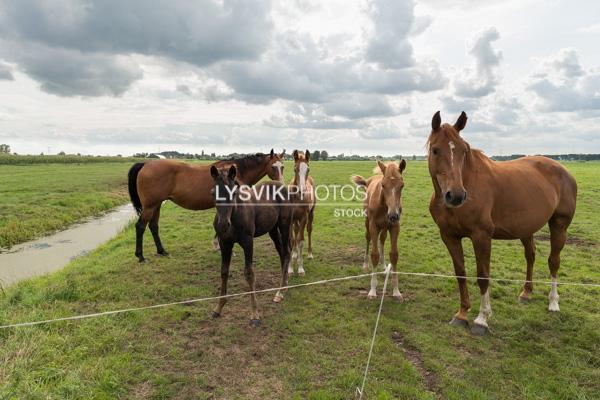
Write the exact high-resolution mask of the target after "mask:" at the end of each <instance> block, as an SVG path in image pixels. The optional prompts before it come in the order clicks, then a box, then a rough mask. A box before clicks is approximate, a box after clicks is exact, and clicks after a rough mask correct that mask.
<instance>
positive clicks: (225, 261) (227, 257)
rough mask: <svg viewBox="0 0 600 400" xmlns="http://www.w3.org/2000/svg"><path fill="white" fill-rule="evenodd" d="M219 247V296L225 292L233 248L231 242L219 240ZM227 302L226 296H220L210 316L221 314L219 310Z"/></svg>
mask: <svg viewBox="0 0 600 400" xmlns="http://www.w3.org/2000/svg"><path fill="white" fill-rule="evenodd" d="M219 244H220V249H221V293H220V296H225V295H226V294H227V280H228V279H229V265H230V264H231V253H232V249H233V242H229V241H220V243H219ZM226 302H227V299H226V298H220V299H219V303H218V304H217V305H216V307H215V308H214V309H213V312H212V316H213V318H217V317H220V316H221V310H223V306H224V305H225V303H226Z"/></svg>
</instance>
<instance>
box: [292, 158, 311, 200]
mask: <svg viewBox="0 0 600 400" xmlns="http://www.w3.org/2000/svg"><path fill="white" fill-rule="evenodd" d="M309 161H310V152H309V151H308V150H306V151H305V152H304V154H302V153H299V152H298V150H294V181H295V182H296V185H298V186H299V187H300V191H301V192H304V189H306V179H307V178H308V173H309V171H310V168H309V166H308V163H309Z"/></svg>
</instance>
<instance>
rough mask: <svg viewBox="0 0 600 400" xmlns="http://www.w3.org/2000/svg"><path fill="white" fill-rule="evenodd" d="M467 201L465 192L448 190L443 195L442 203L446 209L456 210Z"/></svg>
mask: <svg viewBox="0 0 600 400" xmlns="http://www.w3.org/2000/svg"><path fill="white" fill-rule="evenodd" d="M465 200H467V191H466V190H449V191H447V192H446V194H445V195H444V202H445V203H446V206H447V207H450V208H456V207H460V206H462V205H463V204H464V202H465Z"/></svg>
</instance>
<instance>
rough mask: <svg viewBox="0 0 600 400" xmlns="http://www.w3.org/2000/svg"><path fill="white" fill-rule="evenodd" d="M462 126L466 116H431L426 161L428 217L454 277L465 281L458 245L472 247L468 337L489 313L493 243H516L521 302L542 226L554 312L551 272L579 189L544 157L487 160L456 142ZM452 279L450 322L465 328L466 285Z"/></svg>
mask: <svg viewBox="0 0 600 400" xmlns="http://www.w3.org/2000/svg"><path fill="white" fill-rule="evenodd" d="M466 123H467V115H466V114H465V113H464V112H463V113H462V114H461V115H460V117H459V118H458V120H457V121H456V123H455V124H454V125H450V124H443V125H442V123H441V118H440V113H439V111H438V112H436V113H435V115H434V116H433V119H432V121H431V127H432V131H431V134H430V135H429V140H428V145H429V156H428V162H429V174H430V175H431V180H432V182H433V188H434V193H433V196H432V197H431V203H430V205H429V210H430V212H431V216H432V217H433V219H434V221H435V222H436V224H437V225H438V227H439V229H440V235H441V237H442V241H443V242H444V244H445V245H446V247H447V248H448V252H449V253H450V256H451V257H452V261H453V263H454V271H455V274H456V276H459V277H461V276H465V266H464V257H463V248H462V243H461V239H462V238H465V237H468V238H470V239H471V241H472V242H473V248H474V250H475V259H476V263H477V277H478V278H480V279H478V280H477V283H478V285H479V290H480V294H481V306H480V307H479V315H478V316H477V318H476V319H475V321H474V326H473V327H472V329H471V332H472V333H474V334H478V335H483V334H485V333H486V332H487V331H488V318H489V317H490V315H491V314H492V309H491V305H490V292H489V276H490V253H491V249H492V239H520V240H521V242H522V244H523V247H524V248H525V259H526V260H527V275H526V281H525V284H524V286H523V290H522V292H521V294H520V296H519V298H520V299H521V300H527V299H529V296H530V294H531V292H532V289H533V286H532V283H531V279H532V273H533V264H534V261H535V243H534V240H533V234H534V233H535V232H537V231H538V230H540V229H541V228H542V227H543V226H544V225H545V224H546V223H547V224H548V226H549V227H550V247H551V250H550V257H549V258H548V266H549V267H550V275H551V277H552V287H551V290H550V295H549V296H548V297H549V306H548V310H550V311H559V306H558V290H557V285H558V284H557V273H558V269H559V267H560V252H561V250H562V249H563V246H564V245H565V241H566V239H567V228H568V227H569V225H570V224H571V221H572V219H573V215H574V214H575V204H576V198H577V183H576V182H575V179H574V178H573V176H572V175H571V174H570V173H569V172H568V171H567V170H566V169H565V168H564V167H563V166H562V165H560V164H559V163H558V162H556V161H554V160H552V159H550V158H546V157H538V156H536V157H523V158H519V159H517V160H512V161H506V162H496V161H493V160H491V159H490V158H488V157H486V156H485V155H484V154H483V153H482V152H481V151H479V150H473V149H471V148H470V146H469V144H468V143H467V142H466V141H465V140H464V139H463V138H462V137H461V136H460V131H461V130H463V129H464V127H465V125H466ZM457 279H458V286H459V291H460V309H459V311H458V312H457V313H456V315H455V316H454V318H452V321H451V323H452V324H454V325H460V326H468V322H467V312H468V311H469V309H470V308H471V303H470V301H469V293H468V289H467V282H466V279H465V278H457Z"/></svg>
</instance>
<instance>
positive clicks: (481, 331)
mask: <svg viewBox="0 0 600 400" xmlns="http://www.w3.org/2000/svg"><path fill="white" fill-rule="evenodd" d="M488 331H489V328H488V327H487V326H485V325H479V324H473V326H472V327H471V334H472V335H475V336H485V335H487V333H488Z"/></svg>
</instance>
